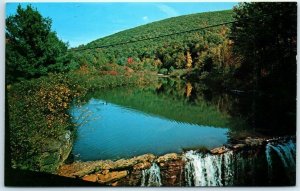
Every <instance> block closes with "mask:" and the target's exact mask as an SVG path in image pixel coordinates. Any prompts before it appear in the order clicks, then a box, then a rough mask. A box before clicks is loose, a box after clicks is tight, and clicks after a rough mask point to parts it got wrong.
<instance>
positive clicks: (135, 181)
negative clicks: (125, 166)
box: [118, 169, 142, 186]
mask: <svg viewBox="0 0 300 191" xmlns="http://www.w3.org/2000/svg"><path fill="white" fill-rule="evenodd" d="M141 179H142V171H141V170H135V169H134V170H132V171H131V172H130V173H129V174H128V175H127V176H126V177H124V178H122V179H120V180H118V186H141Z"/></svg>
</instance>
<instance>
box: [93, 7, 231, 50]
mask: <svg viewBox="0 0 300 191" xmlns="http://www.w3.org/2000/svg"><path fill="white" fill-rule="evenodd" d="M231 20H232V11H231V10H226V11H217V12H206V13H198V14H190V15H184V16H178V17H173V18H169V19H165V20H161V21H156V22H153V23H149V24H146V25H142V26H139V27H136V28H132V29H128V30H124V31H121V32H118V33H115V34H113V35H110V36H107V37H104V38H100V39H98V40H95V41H93V42H91V43H89V44H88V46H92V45H96V46H102V45H108V44H113V43H118V42H126V41H129V40H138V39H144V38H151V37H155V36H160V35H165V34H171V33H175V32H179V31H186V30H191V29H197V28H201V27H205V26H208V25H214V24H217V23H223V22H228V21H231Z"/></svg>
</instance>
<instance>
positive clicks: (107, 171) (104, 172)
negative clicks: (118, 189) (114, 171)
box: [101, 170, 109, 174]
mask: <svg viewBox="0 0 300 191" xmlns="http://www.w3.org/2000/svg"><path fill="white" fill-rule="evenodd" d="M101 173H102V174H108V173H109V170H103V171H102V172H101Z"/></svg>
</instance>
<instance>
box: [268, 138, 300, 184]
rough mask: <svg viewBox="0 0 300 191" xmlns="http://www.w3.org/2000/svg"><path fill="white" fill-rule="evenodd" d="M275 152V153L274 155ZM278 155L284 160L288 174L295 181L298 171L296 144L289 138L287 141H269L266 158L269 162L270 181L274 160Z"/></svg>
mask: <svg viewBox="0 0 300 191" xmlns="http://www.w3.org/2000/svg"><path fill="white" fill-rule="evenodd" d="M272 154H273V155H272ZM275 157H278V158H279V159H280V161H281V162H282V165H283V167H284V169H285V173H286V175H287V176H288V177H289V178H290V180H291V182H292V183H293V181H294V178H293V176H294V175H295V171H296V144H295V143H294V142H293V141H292V140H289V141H288V142H286V143H278V144H274V143H270V142H269V143H268V144H267V145H266V159H267V164H268V174H269V182H271V181H272V174H273V163H274V162H273V160H274V158H275Z"/></svg>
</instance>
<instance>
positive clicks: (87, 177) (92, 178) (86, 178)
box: [82, 174, 98, 182]
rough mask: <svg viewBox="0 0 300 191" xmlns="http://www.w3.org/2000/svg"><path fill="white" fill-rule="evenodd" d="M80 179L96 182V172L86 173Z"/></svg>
mask: <svg viewBox="0 0 300 191" xmlns="http://www.w3.org/2000/svg"><path fill="white" fill-rule="evenodd" d="M82 180H84V181H89V182H97V180H98V176H97V175H96V174H91V175H86V176H84V177H83V178H82Z"/></svg>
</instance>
